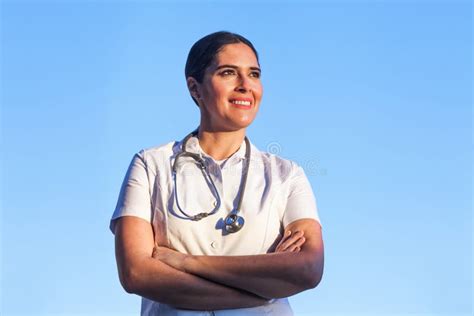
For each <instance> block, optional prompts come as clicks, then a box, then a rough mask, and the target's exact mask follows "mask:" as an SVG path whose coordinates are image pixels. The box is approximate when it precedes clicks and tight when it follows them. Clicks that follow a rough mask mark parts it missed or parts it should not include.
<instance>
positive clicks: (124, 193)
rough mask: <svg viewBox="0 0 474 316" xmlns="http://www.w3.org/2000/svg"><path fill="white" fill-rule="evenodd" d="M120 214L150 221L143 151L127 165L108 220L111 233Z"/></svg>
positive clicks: (148, 194)
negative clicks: (113, 208) (115, 204)
mask: <svg viewBox="0 0 474 316" xmlns="http://www.w3.org/2000/svg"><path fill="white" fill-rule="evenodd" d="M122 216H137V217H140V218H143V219H144V220H146V221H148V222H149V223H151V219H152V210H151V199H150V190H149V182H148V176H147V169H146V163H145V160H144V151H140V152H139V153H137V154H135V156H134V157H133V159H132V162H131V163H130V166H129V167H128V170H127V174H126V175H125V179H124V180H123V183H122V187H121V189H120V194H119V198H118V201H117V206H116V207H115V211H114V213H113V215H112V218H111V220H110V226H109V228H110V230H111V231H112V233H115V220H116V219H117V218H119V217H122Z"/></svg>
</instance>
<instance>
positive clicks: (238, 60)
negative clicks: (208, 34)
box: [188, 43, 263, 132]
mask: <svg viewBox="0 0 474 316" xmlns="http://www.w3.org/2000/svg"><path fill="white" fill-rule="evenodd" d="M188 84H189V81H188ZM194 84H195V85H196V88H195V92H197V93H195V94H193V96H194V97H195V98H196V99H197V100H198V103H199V108H200V109H201V128H204V129H205V130H208V131H216V132H217V131H236V130H240V129H242V128H246V127H247V126H248V125H250V123H252V121H253V120H254V119H255V116H256V115H257V112H258V108H259V105H260V100H261V98H262V92H263V89H262V83H261V82H260V67H259V64H258V61H257V58H256V56H255V54H254V52H253V51H252V49H251V48H250V47H248V46H247V45H245V44H242V43H238V44H229V45H225V46H224V47H223V48H222V49H221V51H220V52H219V53H218V54H217V56H216V57H215V59H214V61H213V62H212V63H211V65H210V66H209V67H207V69H206V72H205V74H204V78H203V80H202V83H198V82H196V81H194ZM196 96H197V97H196Z"/></svg>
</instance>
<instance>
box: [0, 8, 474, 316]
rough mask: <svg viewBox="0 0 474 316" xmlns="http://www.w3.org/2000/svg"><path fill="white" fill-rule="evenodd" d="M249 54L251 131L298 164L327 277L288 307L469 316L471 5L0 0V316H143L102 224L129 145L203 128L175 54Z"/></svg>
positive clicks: (265, 146)
mask: <svg viewBox="0 0 474 316" xmlns="http://www.w3.org/2000/svg"><path fill="white" fill-rule="evenodd" d="M217 30H230V31H233V32H237V33H240V34H242V35H244V36H246V37H248V38H249V39H250V40H251V41H252V42H253V43H254V45H255V46H256V48H257V49H258V51H259V53H260V56H261V58H260V62H261V66H262V70H263V73H262V74H263V76H262V81H263V84H264V89H265V92H264V97H263V101H262V106H261V110H260V113H259V115H258V117H257V119H256V121H255V122H254V123H253V125H252V126H251V127H250V128H249V130H248V135H249V137H250V139H251V140H252V142H253V143H254V144H256V145H257V146H258V147H259V148H260V149H261V150H272V151H276V152H278V153H279V154H280V155H281V156H283V157H285V158H289V159H292V160H295V161H296V162H298V163H299V164H301V165H302V166H303V168H305V171H306V173H307V175H308V178H309V179H310V182H311V184H312V186H313V189H314V192H315V195H316V198H317V200H318V205H319V212H320V216H321V219H322V222H323V227H324V228H323V234H324V241H325V247H326V266H325V275H324V278H323V281H322V283H321V284H320V285H319V286H318V287H317V288H316V289H314V290H311V291H307V292H304V293H301V294H299V295H297V296H294V297H292V298H291V302H292V306H293V309H294V310H295V312H296V314H297V315H309V314H310V313H311V315H450V316H454V315H471V311H472V301H473V294H472V273H473V270H472V250H473V247H472V241H473V235H472V224H473V222H472V193H473V191H472V150H473V142H472V136H473V134H472V118H473V116H472V109H471V106H472V4H471V2H469V1H428V0H427V1H421V0H420V1H408V0H407V1H333V2H330V1H324V2H323V1H316V2H307V1H306V2H292V3H291V4H290V3H289V2H283V1H280V2H271V1H265V2H263V1H260V2H258V1H257V2H250V1H247V2H242V3H238V2H234V1H225V2H211V1H204V2H197V1H180V2H177V3H172V2H162V1H158V2H153V1H136V2H132V1H120V2H119V1H71V2H67V3H61V2H59V1H35V2H33V1H11V0H7V1H3V2H2V4H1V46H0V47H1V65H0V66H1V84H2V86H1V112H0V114H1V136H2V138H1V144H2V146H1V148H2V150H1V155H2V159H1V160H2V169H1V179H2V181H1V188H2V191H1V192H2V193H1V221H0V223H1V226H0V228H1V269H2V270H1V271H2V273H1V288H0V290H1V308H0V313H1V314H2V315H8V316H10V315H137V314H138V310H139V298H138V297H136V296H133V295H129V294H126V293H125V292H124V291H123V289H122V288H121V287H120V284H119V281H118V277H117V272H116V267H115V259H114V249H113V235H112V234H111V233H110V231H109V230H108V221H109V219H110V216H111V215H112V212H113V209H114V207H115V203H116V199H117V195H118V192H119V188H120V184H121V181H122V179H123V176H124V174H125V171H126V168H127V166H128V163H129V161H130V159H131V158H132V156H133V154H134V153H135V152H136V151H138V150H140V149H141V148H146V147H150V146H154V145H159V144H163V143H167V142H169V141H171V140H177V139H181V138H182V137H183V136H184V135H186V134H187V133H188V132H189V131H191V130H192V129H193V128H195V127H196V126H197V124H198V119H199V113H198V110H197V107H196V106H195V105H194V104H193V103H192V100H191V98H190V97H189V95H188V92H187V90H186V85H185V80H184V63H185V60H186V56H187V53H188V51H189V48H190V47H191V45H192V44H193V43H194V42H195V41H196V40H197V39H199V38H200V37H202V36H204V35H206V34H208V33H211V32H214V31H217Z"/></svg>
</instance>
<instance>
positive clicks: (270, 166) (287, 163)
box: [257, 151, 301, 182]
mask: <svg viewBox="0 0 474 316" xmlns="http://www.w3.org/2000/svg"><path fill="white" fill-rule="evenodd" d="M257 161H260V163H261V164H262V165H263V167H264V168H265V169H266V172H271V173H272V174H273V175H275V176H277V177H278V178H279V179H280V180H281V181H282V182H284V181H285V180H287V179H288V178H290V177H291V176H292V175H294V174H295V173H296V172H298V170H299V169H300V168H301V167H300V166H299V165H298V164H297V163H296V162H295V161H293V160H291V159H287V158H284V157H282V156H280V155H278V154H277V153H274V152H271V151H270V152H266V151H258V155H257Z"/></svg>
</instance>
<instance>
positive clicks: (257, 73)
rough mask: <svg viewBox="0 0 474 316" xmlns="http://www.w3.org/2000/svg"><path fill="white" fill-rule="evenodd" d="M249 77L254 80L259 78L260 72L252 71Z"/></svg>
mask: <svg viewBox="0 0 474 316" xmlns="http://www.w3.org/2000/svg"><path fill="white" fill-rule="evenodd" d="M250 76H251V77H254V78H260V72H259V71H252V72H251V73H250Z"/></svg>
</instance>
